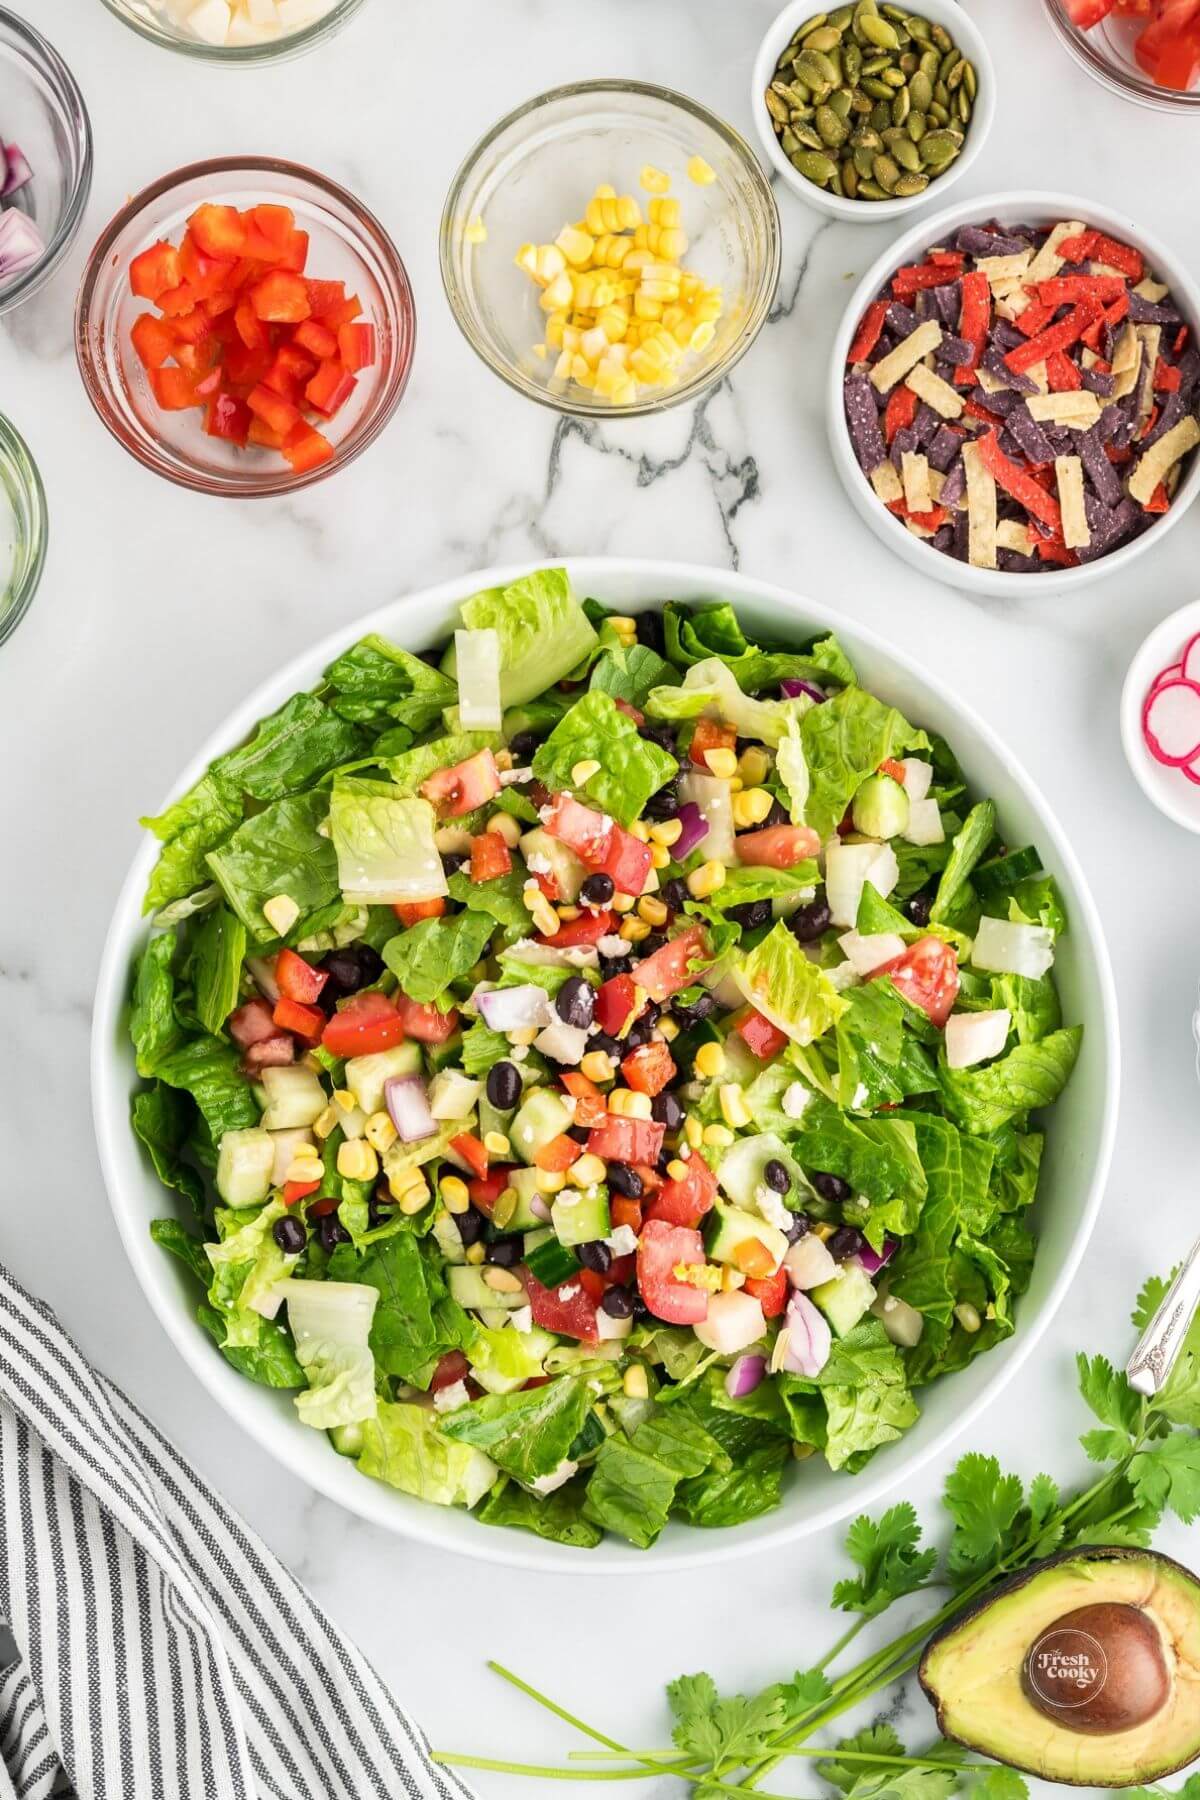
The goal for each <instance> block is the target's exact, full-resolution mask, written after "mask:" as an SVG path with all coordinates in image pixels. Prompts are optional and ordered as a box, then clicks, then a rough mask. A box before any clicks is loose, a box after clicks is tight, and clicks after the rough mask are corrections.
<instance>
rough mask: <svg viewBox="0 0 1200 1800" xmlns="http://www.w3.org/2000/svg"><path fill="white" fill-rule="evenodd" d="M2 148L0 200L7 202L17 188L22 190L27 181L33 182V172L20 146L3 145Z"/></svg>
mask: <svg viewBox="0 0 1200 1800" xmlns="http://www.w3.org/2000/svg"><path fill="white" fill-rule="evenodd" d="M3 148H4V184H3V186H0V200H7V199H8V196H9V195H10V194H15V193H16V191H17V189H18V188H23V187H24V186H25V183H26V182H27V181H32V180H33V170H32V169H31V168H30V166H29V158H28V157H27V156H26V154H25V152H24V151H23V150H22V148H21V146H20V144H5V145H4V146H3Z"/></svg>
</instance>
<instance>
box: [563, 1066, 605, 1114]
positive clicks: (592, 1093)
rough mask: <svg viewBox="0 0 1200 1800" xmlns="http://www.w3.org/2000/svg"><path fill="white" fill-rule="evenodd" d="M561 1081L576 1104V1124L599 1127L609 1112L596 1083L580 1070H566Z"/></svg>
mask: <svg viewBox="0 0 1200 1800" xmlns="http://www.w3.org/2000/svg"><path fill="white" fill-rule="evenodd" d="M559 1080H560V1081H561V1082H562V1084H563V1088H564V1089H565V1091H566V1092H567V1093H568V1094H570V1096H571V1098H572V1099H573V1100H574V1102H575V1124H576V1125H587V1126H589V1127H590V1126H592V1125H599V1124H600V1123H601V1121H602V1120H603V1118H604V1117H605V1115H606V1113H607V1112H608V1107H607V1106H606V1104H605V1100H604V1095H603V1094H602V1093H601V1092H600V1089H599V1088H598V1087H597V1086H596V1083H595V1082H594V1081H589V1080H588V1078H587V1076H586V1075H583V1074H581V1073H580V1071H579V1070H578V1069H564V1070H563V1071H562V1073H561V1075H560V1076H559Z"/></svg>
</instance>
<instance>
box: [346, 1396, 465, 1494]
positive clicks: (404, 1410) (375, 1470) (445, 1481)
mask: <svg viewBox="0 0 1200 1800" xmlns="http://www.w3.org/2000/svg"><path fill="white" fill-rule="evenodd" d="M357 1460H358V1466H359V1468H360V1469H361V1470H362V1472H363V1474H364V1475H371V1476H373V1477H374V1479H375V1480H376V1481H386V1482H387V1484H388V1486H389V1487H394V1488H399V1489H400V1490H401V1492H402V1493H405V1494H415V1495H416V1497H417V1499H418V1500H427V1501H429V1502H430V1503H431V1504H432V1505H434V1506H474V1505H475V1504H476V1502H477V1501H479V1500H480V1499H481V1498H482V1497H483V1495H484V1494H486V1493H487V1491H488V1489H489V1488H490V1487H491V1486H492V1484H493V1482H494V1481H495V1479H496V1475H497V1472H498V1471H497V1469H496V1465H495V1463H493V1462H492V1461H491V1460H490V1459H489V1458H488V1457H486V1456H485V1455H484V1454H483V1452H482V1451H481V1450H475V1449H473V1448H472V1447H471V1445H469V1444H454V1443H451V1441H450V1439H449V1438H446V1437H443V1436H442V1433H441V1432H440V1431H439V1429H438V1425H437V1415H436V1413H433V1412H430V1411H429V1410H428V1408H426V1407H424V1406H406V1405H403V1404H395V1405H394V1404H392V1403H391V1402H388V1401H382V1402H380V1405H379V1410H378V1412H377V1413H376V1415H375V1416H374V1417H373V1418H369V1419H367V1420H365V1421H364V1423H363V1427H362V1448H361V1450H360V1452H359V1455H358V1459H357Z"/></svg>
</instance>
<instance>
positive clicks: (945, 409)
mask: <svg viewBox="0 0 1200 1800" xmlns="http://www.w3.org/2000/svg"><path fill="white" fill-rule="evenodd" d="M904 385H905V387H910V388H911V389H912V391H913V393H914V394H915V395H916V396H917V398H918V399H919V400H923V401H924V402H925V404H926V406H931V407H932V408H933V410H934V412H935V413H937V414H938V416H939V418H942V419H957V418H958V417H959V416H960V414H961V413H962V409H963V403H962V395H961V394H960V393H959V392H958V390H957V388H952V387H951V386H950V383H949V382H948V381H943V380H942V378H941V376H940V375H935V374H934V372H933V370H932V369H927V368H926V367H925V364H924V363H918V364H917V365H916V367H915V368H914V369H910V370H909V372H908V374H907V375H906V376H905V378H904Z"/></svg>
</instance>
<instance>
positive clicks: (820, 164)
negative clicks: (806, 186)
mask: <svg viewBox="0 0 1200 1800" xmlns="http://www.w3.org/2000/svg"><path fill="white" fill-rule="evenodd" d="M792 162H793V164H794V165H795V167H796V168H797V169H798V170H799V172H800V174H801V175H803V176H804V178H805V180H806V181H815V182H816V184H817V186H818V187H828V186H829V183H830V182H831V181H832V180H833V178H834V176H835V175H836V174H837V164H836V163H835V162H834V160H833V158H832V156H828V155H826V153H825V152H824V151H823V150H798V151H797V152H796V154H795V156H793V158H792Z"/></svg>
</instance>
